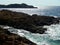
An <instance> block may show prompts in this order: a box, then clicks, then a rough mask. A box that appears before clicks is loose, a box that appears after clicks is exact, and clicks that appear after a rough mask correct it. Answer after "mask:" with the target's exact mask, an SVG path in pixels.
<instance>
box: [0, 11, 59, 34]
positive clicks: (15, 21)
mask: <svg viewBox="0 0 60 45" xmlns="http://www.w3.org/2000/svg"><path fill="white" fill-rule="evenodd" d="M56 23H59V19H57V18H54V17H50V16H38V15H36V14H34V15H32V16H30V15H28V14H25V13H22V12H13V11H9V10H1V11H0V25H8V26H12V27H14V28H18V29H24V30H27V31H30V32H33V33H40V34H41V33H44V32H45V31H46V29H44V28H43V26H44V25H51V24H56ZM38 26H42V27H41V28H37V27H38Z"/></svg>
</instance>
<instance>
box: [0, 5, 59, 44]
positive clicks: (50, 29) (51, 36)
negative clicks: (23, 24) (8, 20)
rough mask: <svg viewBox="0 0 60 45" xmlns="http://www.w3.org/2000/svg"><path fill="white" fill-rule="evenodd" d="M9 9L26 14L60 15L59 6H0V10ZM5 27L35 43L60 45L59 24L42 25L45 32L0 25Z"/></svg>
mask: <svg viewBox="0 0 60 45" xmlns="http://www.w3.org/2000/svg"><path fill="white" fill-rule="evenodd" d="M2 9H5V10H11V11H16V12H23V13H27V14H30V15H32V14H38V15H45V16H54V17H56V16H57V17H60V6H57V7H51V8H49V7H48V8H42V9H40V8H38V9H36V8H34V9H29V8H1V9H0V10H2ZM1 27H3V28H5V29H8V31H10V32H11V33H14V34H17V35H20V36H22V37H26V38H27V39H28V40H30V41H32V42H34V43H36V44H37V45H60V24H52V25H50V26H46V25H45V26H43V28H47V31H46V34H39V33H31V32H29V31H26V30H23V29H15V28H13V27H9V26H1Z"/></svg>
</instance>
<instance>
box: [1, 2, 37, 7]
mask: <svg viewBox="0 0 60 45" xmlns="http://www.w3.org/2000/svg"><path fill="white" fill-rule="evenodd" d="M0 8H37V7H34V6H32V5H27V4H25V3H22V4H9V5H1V4H0Z"/></svg>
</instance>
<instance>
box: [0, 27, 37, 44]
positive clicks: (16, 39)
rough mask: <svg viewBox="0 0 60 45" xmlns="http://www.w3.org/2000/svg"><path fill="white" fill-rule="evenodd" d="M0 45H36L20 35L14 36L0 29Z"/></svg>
mask: <svg viewBox="0 0 60 45" xmlns="http://www.w3.org/2000/svg"><path fill="white" fill-rule="evenodd" d="M0 45H36V44H35V43H33V42H31V41H29V40H27V39H26V38H24V37H20V36H19V35H16V34H12V33H10V32H9V31H8V30H6V29H2V28H0Z"/></svg>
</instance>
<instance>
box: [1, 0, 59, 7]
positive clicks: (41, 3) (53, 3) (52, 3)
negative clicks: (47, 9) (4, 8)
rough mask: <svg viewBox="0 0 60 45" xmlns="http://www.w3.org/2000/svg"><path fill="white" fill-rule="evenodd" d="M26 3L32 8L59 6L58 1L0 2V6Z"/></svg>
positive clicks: (8, 0) (23, 0) (20, 0)
mask: <svg viewBox="0 0 60 45" xmlns="http://www.w3.org/2000/svg"><path fill="white" fill-rule="evenodd" d="M14 3H18V4H21V3H26V4H28V5H33V6H37V7H40V6H60V0H0V4H6V5H7V4H14Z"/></svg>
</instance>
